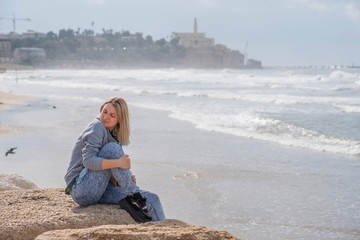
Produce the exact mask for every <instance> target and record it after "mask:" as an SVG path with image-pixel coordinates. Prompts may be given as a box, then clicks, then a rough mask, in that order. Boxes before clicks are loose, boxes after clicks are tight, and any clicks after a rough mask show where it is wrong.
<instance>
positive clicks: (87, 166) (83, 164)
mask: <svg viewBox="0 0 360 240" xmlns="http://www.w3.org/2000/svg"><path fill="white" fill-rule="evenodd" d="M129 137H130V123H129V112H128V107H127V104H126V102H125V101H124V100H123V99H122V98H116V97H114V98H110V99H108V100H107V101H106V102H105V103H104V104H103V105H102V106H101V108H100V116H98V117H97V118H95V119H94V120H93V121H92V122H91V123H90V124H89V125H88V126H87V127H86V128H85V130H84V131H83V132H82V133H81V134H80V136H79V138H78V139H77V141H76V143H75V146H74V149H73V152H72V155H71V160H70V164H69V167H68V170H67V173H66V175H65V182H66V184H67V188H66V192H67V193H68V194H71V197H72V199H73V200H74V201H75V202H76V203H78V204H79V205H91V204H97V203H110V204H119V205H120V207H121V208H123V209H125V210H126V211H128V212H129V213H130V215H131V216H132V217H133V218H134V219H135V220H136V221H138V222H146V221H150V220H153V221H161V220H163V219H165V215H164V212H163V208H162V205H161V202H160V199H159V197H158V196H157V195H156V194H154V193H151V192H148V191H144V190H141V189H140V188H139V187H138V186H137V185H136V178H135V176H134V175H132V174H131V171H130V167H131V162H130V158H129V156H128V155H126V154H124V151H123V149H122V145H128V144H129Z"/></svg>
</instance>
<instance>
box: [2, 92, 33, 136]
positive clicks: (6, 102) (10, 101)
mask: <svg viewBox="0 0 360 240" xmlns="http://www.w3.org/2000/svg"><path fill="white" fill-rule="evenodd" d="M31 99H32V98H31V97H27V96H20V95H15V94H13V93H7V92H4V91H1V90H0V110H2V109H6V108H10V107H13V106H21V105H25V104H26V101H29V100H31ZM11 133H14V131H13V130H11V129H10V126H9V125H4V124H3V123H2V122H1V121H0V135H3V134H11Z"/></svg>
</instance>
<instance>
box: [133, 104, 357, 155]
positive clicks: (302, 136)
mask: <svg viewBox="0 0 360 240" xmlns="http://www.w3.org/2000/svg"><path fill="white" fill-rule="evenodd" d="M135 105H136V106H138V107H144V108H150V109H156V110H168V111H170V112H171V113H170V115H169V116H170V117H173V118H176V119H180V120H184V121H189V122H191V123H193V124H194V125H195V126H196V127H197V128H199V129H203V130H207V131H216V132H221V133H225V134H230V135H235V136H240V137H246V138H252V139H258V140H264V141H269V142H275V143H279V144H283V145H287V146H293V147H300V148H306V149H312V150H316V151H327V152H332V153H341V154H350V155H360V141H356V140H352V139H344V138H337V137H333V136H328V135H325V134H322V133H320V132H317V131H313V130H309V129H306V128H303V127H300V126H297V125H295V124H291V123H286V122H283V121H280V120H278V119H274V118H272V117H270V116H267V115H265V114H261V113H256V112H244V113H239V114H232V115H224V114H221V115H218V114H208V113H206V114H204V113H202V112H199V111H196V112H190V111H189V110H188V109H180V108H178V107H174V106H173V107H169V106H167V107H166V106H162V105H159V104H148V103H136V104H135Z"/></svg>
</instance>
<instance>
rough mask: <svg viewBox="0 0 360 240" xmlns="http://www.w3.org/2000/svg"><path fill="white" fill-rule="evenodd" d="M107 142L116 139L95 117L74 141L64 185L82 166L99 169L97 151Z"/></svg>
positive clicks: (77, 174) (99, 162) (76, 174)
mask: <svg viewBox="0 0 360 240" xmlns="http://www.w3.org/2000/svg"><path fill="white" fill-rule="evenodd" d="M109 142H117V141H116V140H115V139H114V137H113V136H112V135H111V133H110V132H109V130H108V129H106V127H105V126H104V125H103V124H102V123H101V122H100V118H99V117H97V118H95V119H94V121H92V122H91V123H90V124H89V125H88V126H87V127H86V128H85V130H84V131H83V132H82V133H81V134H80V136H79V138H78V139H77V141H76V143H75V146H74V149H73V152H72V155H71V160H70V163H69V167H68V170H67V172H66V175H65V177H64V179H65V182H66V185H68V184H69V183H70V182H71V180H72V179H74V177H77V176H79V174H80V172H81V170H83V169H84V168H89V169H91V170H95V171H100V170H101V163H102V158H101V157H98V153H99V151H100V149H101V148H102V147H103V146H105V145H106V144H107V143H109Z"/></svg>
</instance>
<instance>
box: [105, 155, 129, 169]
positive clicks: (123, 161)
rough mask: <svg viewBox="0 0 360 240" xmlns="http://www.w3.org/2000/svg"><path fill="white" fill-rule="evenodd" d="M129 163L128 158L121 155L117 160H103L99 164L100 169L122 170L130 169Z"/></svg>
mask: <svg viewBox="0 0 360 240" xmlns="http://www.w3.org/2000/svg"><path fill="white" fill-rule="evenodd" d="M130 167H131V162H130V157H129V155H127V154H124V155H122V156H121V157H120V158H119V159H105V158H104V159H103V160H102V162H101V169H102V170H105V169H111V168H122V169H130Z"/></svg>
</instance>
